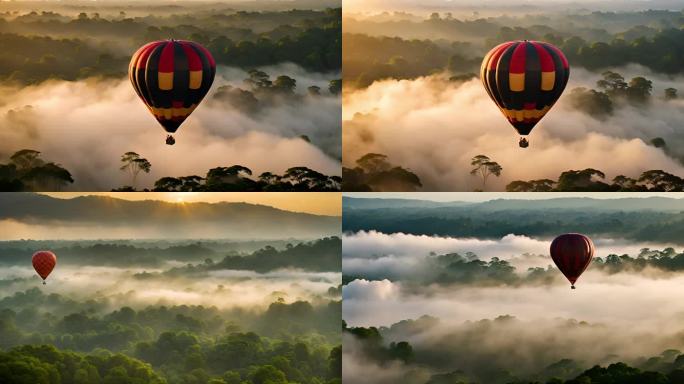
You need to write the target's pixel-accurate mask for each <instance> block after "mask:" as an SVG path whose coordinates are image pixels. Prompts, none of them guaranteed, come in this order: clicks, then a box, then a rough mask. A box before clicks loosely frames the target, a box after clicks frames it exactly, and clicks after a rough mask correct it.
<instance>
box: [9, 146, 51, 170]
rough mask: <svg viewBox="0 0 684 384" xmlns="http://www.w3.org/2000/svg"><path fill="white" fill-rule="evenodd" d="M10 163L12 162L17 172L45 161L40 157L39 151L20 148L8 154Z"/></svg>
mask: <svg viewBox="0 0 684 384" xmlns="http://www.w3.org/2000/svg"><path fill="white" fill-rule="evenodd" d="M10 164H14V165H15V166H16V167H17V170H18V171H19V172H21V171H27V170H30V169H31V168H36V167H40V166H41V165H43V164H45V162H44V161H43V160H42V159H41V158H40V152H38V151H34V150H32V149H22V150H20V151H17V152H15V153H14V154H13V155H12V156H10Z"/></svg>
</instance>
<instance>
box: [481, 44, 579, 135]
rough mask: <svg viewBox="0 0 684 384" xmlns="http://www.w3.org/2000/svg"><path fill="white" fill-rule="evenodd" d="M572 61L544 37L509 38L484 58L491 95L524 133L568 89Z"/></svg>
mask: <svg viewBox="0 0 684 384" xmlns="http://www.w3.org/2000/svg"><path fill="white" fill-rule="evenodd" d="M569 78H570V65H569V64H568V60H567V59H566V58H565V55H563V52H561V50H560V49H558V48H556V47H555V46H553V45H551V44H549V43H544V42H541V41H527V40H525V41H509V42H507V43H503V44H500V45H498V46H496V47H494V49H492V50H491V51H489V53H488V54H487V55H486V56H485V58H484V60H482V67H481V70H480V79H481V80H482V84H483V85H484V87H485V89H486V90H487V93H488V94H489V97H490V98H491V99H492V100H493V101H494V103H496V105H497V106H498V107H499V109H500V110H501V112H503V114H504V116H505V117H506V119H508V122H509V123H511V125H513V127H514V128H515V129H516V130H517V131H518V133H519V134H521V135H528V134H529V133H530V131H532V128H534V126H535V125H536V124H537V123H538V122H539V120H541V119H542V117H544V115H546V113H547V112H548V111H549V110H550V109H551V107H552V106H553V104H554V103H555V102H556V101H557V100H558V98H559V97H560V95H561V94H562V93H563V90H565V86H566V85H567V83H568V79H569Z"/></svg>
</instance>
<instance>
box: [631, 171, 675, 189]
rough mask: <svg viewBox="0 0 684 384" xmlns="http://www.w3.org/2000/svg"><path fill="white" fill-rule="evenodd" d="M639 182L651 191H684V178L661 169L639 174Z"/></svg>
mask: <svg viewBox="0 0 684 384" xmlns="http://www.w3.org/2000/svg"><path fill="white" fill-rule="evenodd" d="M639 183H642V184H644V185H645V186H646V187H647V188H648V189H649V190H650V191H658V192H681V191H684V180H682V179H681V178H680V177H678V176H675V175H673V174H671V173H667V172H665V171H662V170H660V169H656V170H650V171H646V172H644V173H642V174H641V176H639Z"/></svg>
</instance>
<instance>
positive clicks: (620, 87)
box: [596, 71, 629, 96]
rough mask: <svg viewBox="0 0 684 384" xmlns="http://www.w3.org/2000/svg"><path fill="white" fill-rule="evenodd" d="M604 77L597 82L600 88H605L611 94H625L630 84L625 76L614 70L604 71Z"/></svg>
mask: <svg viewBox="0 0 684 384" xmlns="http://www.w3.org/2000/svg"><path fill="white" fill-rule="evenodd" d="M602 76H603V79H601V80H599V81H597V82H596V85H597V86H598V87H599V88H602V89H605V90H606V94H608V95H609V96H624V95H625V93H626V92H627V88H628V87H629V85H628V84H627V82H625V78H624V77H623V76H622V75H621V74H619V73H617V72H612V71H606V72H603V73H602Z"/></svg>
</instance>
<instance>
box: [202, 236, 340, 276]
mask: <svg viewBox="0 0 684 384" xmlns="http://www.w3.org/2000/svg"><path fill="white" fill-rule="evenodd" d="M341 250H342V240H341V239H340V238H339V237H336V236H333V237H328V238H324V239H318V240H315V241H312V242H303V243H299V244H296V245H291V244H288V247H286V249H284V250H278V249H276V248H274V247H271V246H266V247H264V248H262V249H260V250H258V251H255V252H254V253H252V254H251V255H249V256H226V257H225V258H224V259H223V260H221V261H219V262H217V263H215V264H212V265H208V266H206V269H207V270H221V269H233V270H253V271H257V272H260V273H263V272H268V271H273V270H276V269H280V268H300V269H304V270H307V271H319V272H327V271H340V270H341V269H342V264H341V263H342V262H341V260H340V252H341Z"/></svg>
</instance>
